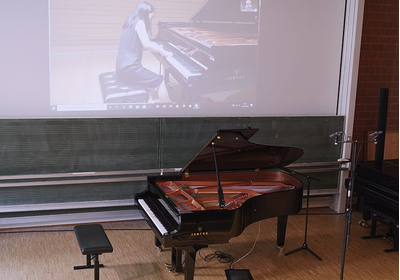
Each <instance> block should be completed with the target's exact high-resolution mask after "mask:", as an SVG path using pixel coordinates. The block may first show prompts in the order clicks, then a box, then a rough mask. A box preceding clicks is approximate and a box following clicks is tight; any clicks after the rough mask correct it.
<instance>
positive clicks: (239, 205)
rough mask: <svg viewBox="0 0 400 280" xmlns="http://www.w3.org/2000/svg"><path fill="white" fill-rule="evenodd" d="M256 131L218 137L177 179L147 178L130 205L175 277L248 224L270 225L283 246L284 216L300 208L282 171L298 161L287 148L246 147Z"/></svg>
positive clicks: (295, 151)
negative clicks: (167, 256)
mask: <svg viewBox="0 0 400 280" xmlns="http://www.w3.org/2000/svg"><path fill="white" fill-rule="evenodd" d="M257 131H258V129H251V128H249V129H238V130H219V131H218V132H216V133H215V134H214V135H213V136H212V137H211V138H210V139H209V141H207V142H206V143H205V145H204V146H203V147H202V148H201V149H200V151H199V152H198V153H197V154H196V155H195V156H194V157H193V158H192V159H191V160H190V161H189V163H188V164H187V165H186V166H185V167H183V168H182V170H181V172H180V173H179V174H177V175H171V176H154V177H148V184H147V189H146V190H145V191H144V192H142V193H140V194H137V195H136V196H135V201H136V204H137V205H138V207H139V210H140V211H141V213H142V215H143V217H144V218H145V220H146V221H147V223H148V224H149V225H150V227H151V228H152V230H153V232H154V234H155V237H156V245H158V246H161V247H164V248H172V254H171V258H172V263H173V265H174V268H175V271H177V272H182V262H181V258H182V252H183V251H184V252H185V254H184V256H185V261H184V263H185V268H184V275H185V279H186V280H189V279H193V277H194V269H195V258H196V253H197V251H198V250H200V249H202V248H205V247H207V246H208V245H209V244H222V243H227V242H229V240H230V239H231V238H232V237H235V236H238V235H240V234H241V233H242V232H243V230H244V229H245V228H246V227H247V226H248V225H250V224H252V223H254V222H257V221H260V220H263V219H267V218H272V217H278V227H277V245H278V246H281V247H282V246H283V245H284V241H285V234H286V224H287V218H288V215H292V214H297V213H298V212H299V211H300V209H301V206H302V194H303V186H302V183H301V181H300V180H298V179H297V178H295V177H293V176H291V175H290V174H289V173H287V172H285V171H284V170H285V168H284V166H285V165H287V164H290V163H292V162H294V161H295V160H297V159H299V158H300V157H301V156H302V155H303V150H301V149H299V148H294V147H279V146H267V145H261V144H255V143H252V142H250V141H249V138H250V137H251V136H253V135H254V134H255V133H256V132H257Z"/></svg>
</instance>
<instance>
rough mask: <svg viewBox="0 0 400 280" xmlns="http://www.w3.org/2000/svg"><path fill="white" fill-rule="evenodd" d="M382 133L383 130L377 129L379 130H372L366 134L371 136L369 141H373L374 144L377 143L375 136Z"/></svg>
mask: <svg viewBox="0 0 400 280" xmlns="http://www.w3.org/2000/svg"><path fill="white" fill-rule="evenodd" d="M382 133H383V131H381V130H379V131H375V132H372V133H370V134H368V136H369V137H373V138H372V140H371V141H374V144H375V145H376V144H378V140H377V138H378V136H379V135H381V134H382Z"/></svg>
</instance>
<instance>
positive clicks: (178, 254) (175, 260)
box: [171, 247, 182, 272]
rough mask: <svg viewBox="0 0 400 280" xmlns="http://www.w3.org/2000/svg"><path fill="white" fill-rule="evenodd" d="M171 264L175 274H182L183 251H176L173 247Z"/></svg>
mask: <svg viewBox="0 0 400 280" xmlns="http://www.w3.org/2000/svg"><path fill="white" fill-rule="evenodd" d="M171 263H172V269H174V270H175V272H182V250H181V249H176V248H175V247H172V253H171Z"/></svg>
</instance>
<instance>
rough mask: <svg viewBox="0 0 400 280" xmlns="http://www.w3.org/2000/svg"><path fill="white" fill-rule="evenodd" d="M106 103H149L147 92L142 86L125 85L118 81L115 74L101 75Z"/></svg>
mask: <svg viewBox="0 0 400 280" xmlns="http://www.w3.org/2000/svg"><path fill="white" fill-rule="evenodd" d="M99 82H100V88H101V92H102V95H103V99H104V103H147V101H148V94H147V90H146V88H145V87H144V86H142V85H125V84H123V83H121V82H119V81H117V77H116V74H115V72H106V73H102V74H100V75H99Z"/></svg>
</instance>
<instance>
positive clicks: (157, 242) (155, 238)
mask: <svg viewBox="0 0 400 280" xmlns="http://www.w3.org/2000/svg"><path fill="white" fill-rule="evenodd" d="M154 244H155V245H156V247H158V248H160V249H161V242H160V240H158V238H157V236H154Z"/></svg>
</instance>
